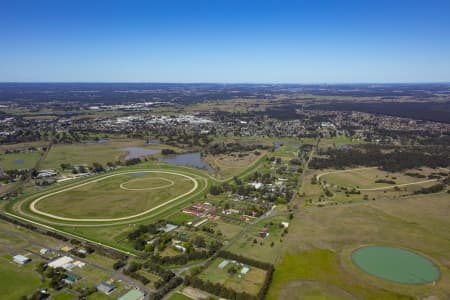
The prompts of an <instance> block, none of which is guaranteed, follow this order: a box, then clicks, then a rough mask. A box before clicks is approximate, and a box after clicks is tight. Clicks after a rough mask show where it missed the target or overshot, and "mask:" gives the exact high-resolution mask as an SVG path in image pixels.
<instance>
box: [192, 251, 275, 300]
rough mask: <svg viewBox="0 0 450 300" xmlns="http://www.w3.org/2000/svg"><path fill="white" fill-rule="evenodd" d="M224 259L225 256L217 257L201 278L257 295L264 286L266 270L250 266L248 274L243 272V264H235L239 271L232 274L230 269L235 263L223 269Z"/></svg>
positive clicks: (201, 274)
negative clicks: (221, 266) (220, 265)
mask: <svg viewBox="0 0 450 300" xmlns="http://www.w3.org/2000/svg"><path fill="white" fill-rule="evenodd" d="M222 261H224V259H223V258H216V259H214V261H212V263H211V264H210V265H209V266H208V268H206V269H205V270H204V271H203V272H202V273H200V275H199V278H201V279H202V280H204V281H210V282H213V283H220V284H223V285H224V286H226V287H228V288H231V289H233V290H235V291H237V292H246V293H249V294H251V295H256V294H257V293H258V292H259V290H260V289H261V287H262V284H263V282H264V278H265V276H266V271H265V270H263V269H259V268H256V267H253V266H250V267H249V268H250V271H249V272H248V273H247V274H241V273H240V270H241V268H242V266H240V265H239V266H238V265H234V266H236V268H237V270H238V271H237V273H235V274H230V273H228V270H229V269H230V268H232V266H233V264H232V263H229V264H228V265H227V266H226V267H224V268H223V269H221V268H219V264H220V263H221V262H222Z"/></svg>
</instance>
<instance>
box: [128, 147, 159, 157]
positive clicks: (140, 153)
mask: <svg viewBox="0 0 450 300" xmlns="http://www.w3.org/2000/svg"><path fill="white" fill-rule="evenodd" d="M122 150H125V151H127V152H128V153H127V155H126V156H125V157H124V159H125V160H129V159H133V158H141V157H145V156H149V155H152V154H157V153H159V152H160V151H159V150H155V149H149V148H143V147H127V148H122Z"/></svg>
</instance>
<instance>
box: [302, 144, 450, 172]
mask: <svg viewBox="0 0 450 300" xmlns="http://www.w3.org/2000/svg"><path fill="white" fill-rule="evenodd" d="M319 154H320V155H322V156H326V157H315V158H313V159H312V160H311V162H310V164H309V166H310V167H311V168H313V169H326V168H334V169H342V168H346V167H353V166H368V167H370V166H376V167H380V168H381V169H383V170H385V171H389V172H397V171H403V170H406V169H413V168H419V167H430V168H437V167H447V166H449V165H450V155H449V152H448V149H445V148H405V149H401V148H400V149H399V148H395V149H392V150H391V151H384V152H383V151H382V149H381V148H379V147H377V146H376V145H366V146H360V147H359V148H353V149H351V150H339V149H331V148H330V149H328V150H325V151H321V152H320V153H319Z"/></svg>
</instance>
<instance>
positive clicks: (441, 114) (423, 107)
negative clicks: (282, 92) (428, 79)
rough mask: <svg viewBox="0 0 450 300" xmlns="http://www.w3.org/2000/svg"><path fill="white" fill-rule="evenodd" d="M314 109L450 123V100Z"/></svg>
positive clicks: (336, 104) (340, 104) (337, 104)
mask: <svg viewBox="0 0 450 300" xmlns="http://www.w3.org/2000/svg"><path fill="white" fill-rule="evenodd" d="M308 109H314V110H334V111H360V112H366V113H371V114H381V115H388V116H396V117H404V118H412V119H416V120H428V121H435V122H442V123H450V118H449V115H450V101H449V102H377V103H376V102H350V101H346V102H333V103H327V104H317V105H312V106H309V107H308Z"/></svg>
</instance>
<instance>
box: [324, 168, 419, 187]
mask: <svg viewBox="0 0 450 300" xmlns="http://www.w3.org/2000/svg"><path fill="white" fill-rule="evenodd" d="M320 173H321V174H323V175H321V176H320V179H321V180H322V181H324V180H325V181H326V182H327V183H329V184H332V185H339V186H343V187H349V188H357V189H372V188H379V187H388V186H392V185H403V184H410V183H415V182H421V181H425V180H427V179H426V178H424V179H421V178H415V177H411V176H407V175H405V174H404V173H400V172H395V173H391V172H386V171H383V170H379V169H377V168H360V169H350V170H343V171H333V170H331V171H330V173H328V174H327V172H326V171H325V172H320ZM418 173H425V172H418ZM377 180H390V181H393V182H395V184H392V183H383V182H381V183H377V182H375V181H377Z"/></svg>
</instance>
